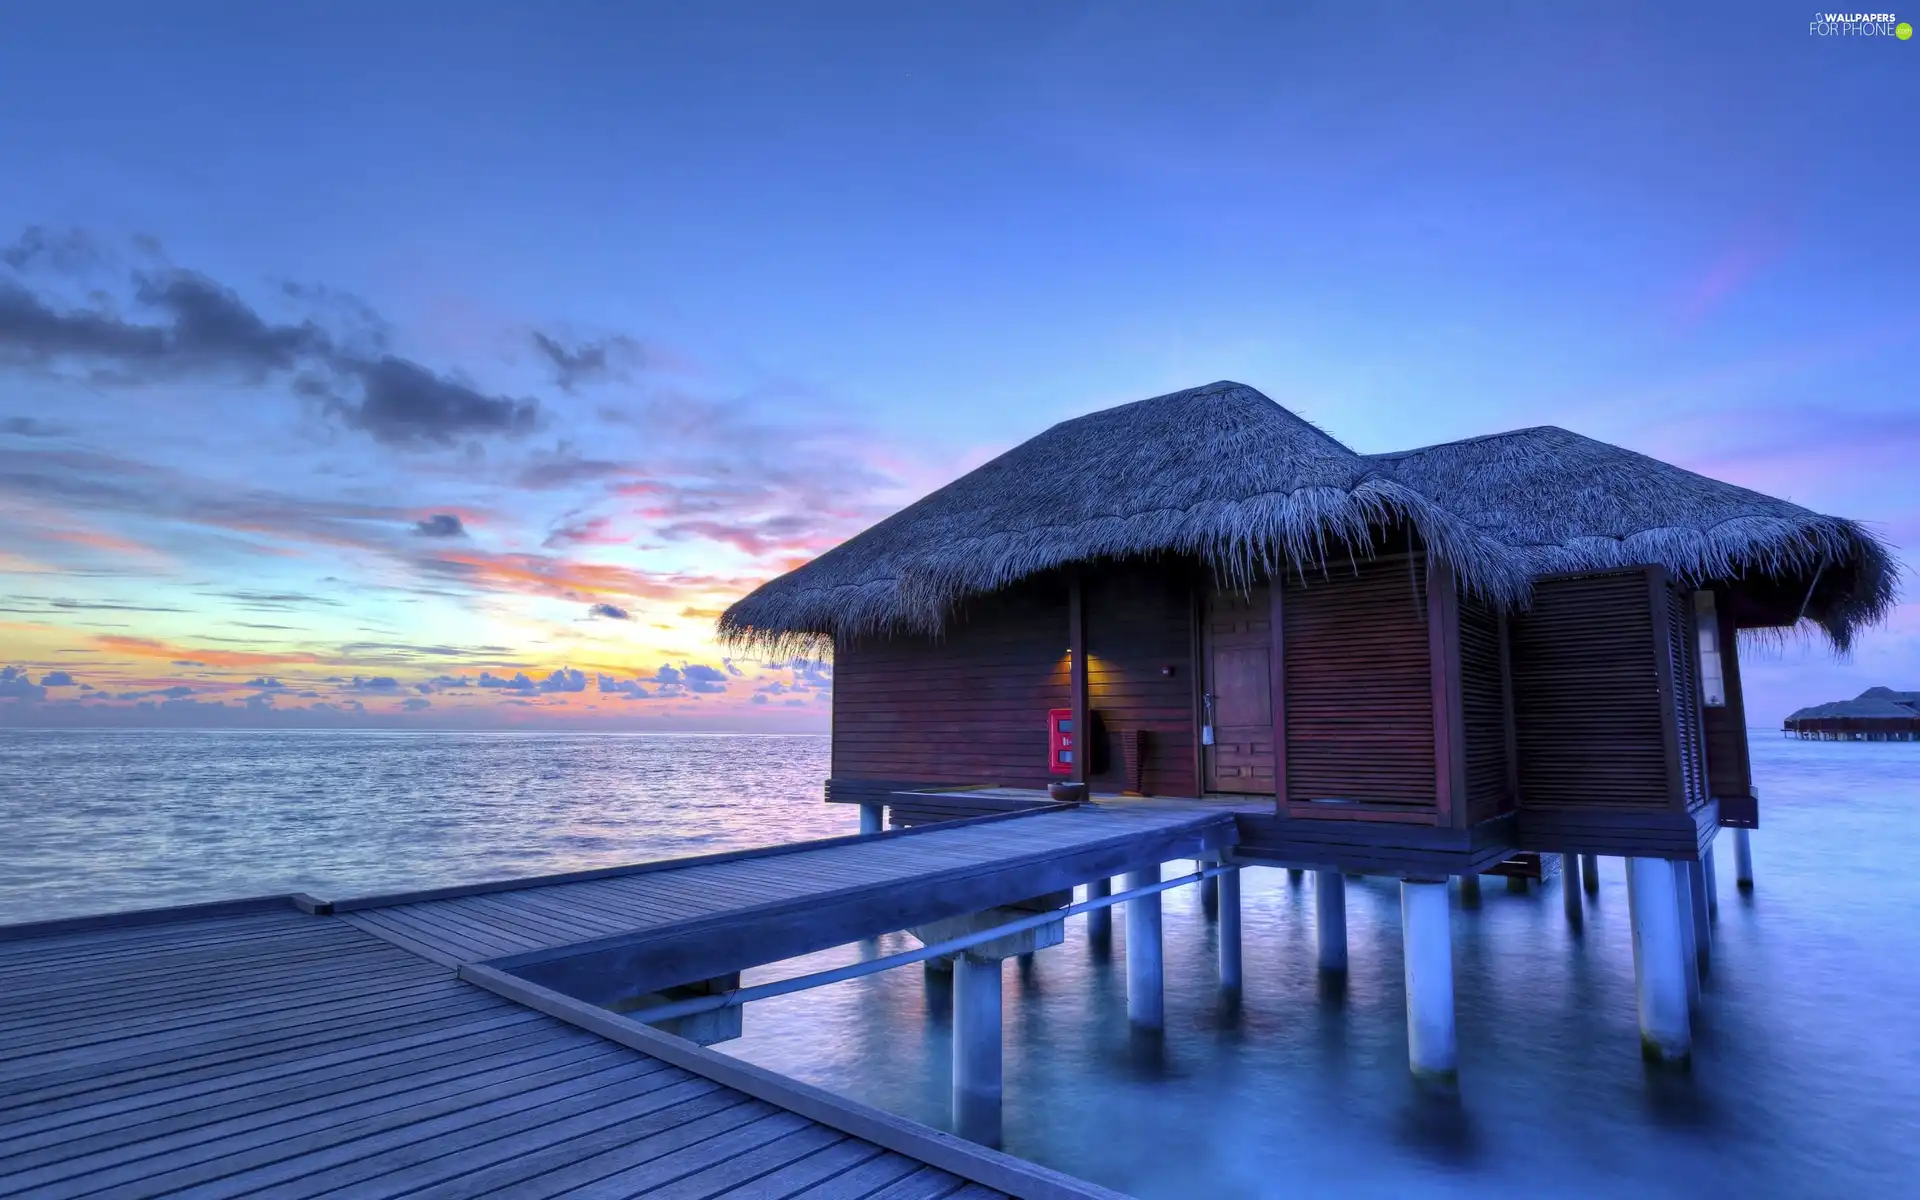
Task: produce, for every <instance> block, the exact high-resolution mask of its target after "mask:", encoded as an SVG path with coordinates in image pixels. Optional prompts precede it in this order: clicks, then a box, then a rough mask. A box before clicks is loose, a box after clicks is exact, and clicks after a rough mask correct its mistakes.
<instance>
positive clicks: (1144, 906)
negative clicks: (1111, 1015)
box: [1125, 863, 1167, 1030]
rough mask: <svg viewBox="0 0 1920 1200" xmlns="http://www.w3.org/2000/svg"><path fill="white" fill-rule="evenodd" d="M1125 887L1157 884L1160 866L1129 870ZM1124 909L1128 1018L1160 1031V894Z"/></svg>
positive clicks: (1162, 1003) (1162, 1012)
mask: <svg viewBox="0 0 1920 1200" xmlns="http://www.w3.org/2000/svg"><path fill="white" fill-rule="evenodd" d="M1125 882H1126V887H1127V890H1129V891H1131V890H1132V889H1134V888H1142V887H1152V886H1153V885H1154V884H1156V883H1159V882H1160V864H1159V863H1155V864H1153V865H1152V866H1150V867H1143V868H1141V869H1139V870H1136V871H1128V872H1127V875H1126V881H1125ZM1126 906H1127V1019H1128V1020H1129V1021H1131V1022H1132V1023H1133V1024H1134V1026H1135V1027H1136V1028H1139V1029H1155V1030H1157V1029H1161V1028H1163V1027H1165V1025H1166V1023H1167V1002H1166V987H1165V974H1166V970H1165V961H1166V960H1165V956H1164V954H1163V953H1162V949H1161V944H1160V893H1159V892H1155V893H1154V894H1153V895H1151V896H1141V897H1140V898H1139V899H1137V900H1128V901H1126Z"/></svg>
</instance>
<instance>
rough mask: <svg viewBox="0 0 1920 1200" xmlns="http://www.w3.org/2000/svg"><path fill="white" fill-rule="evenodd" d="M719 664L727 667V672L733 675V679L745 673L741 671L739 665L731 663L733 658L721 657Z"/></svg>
mask: <svg viewBox="0 0 1920 1200" xmlns="http://www.w3.org/2000/svg"><path fill="white" fill-rule="evenodd" d="M720 665H721V666H723V667H725V668H726V669H727V674H729V675H731V676H733V677H734V678H735V679H740V678H742V677H744V676H745V675H746V672H745V671H742V670H741V669H740V668H739V667H736V666H734V665H733V660H732V659H730V658H723V659H721V660H720Z"/></svg>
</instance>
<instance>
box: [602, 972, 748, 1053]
mask: <svg viewBox="0 0 1920 1200" xmlns="http://www.w3.org/2000/svg"><path fill="white" fill-rule="evenodd" d="M739 986H740V973H739V972H738V971H735V972H733V973H732V974H730V975H718V976H715V977H714V978H712V979H704V980H701V981H700V982H698V983H686V984H680V985H678V986H676V987H670V988H663V989H662V990H660V991H657V992H647V993H645V994H643V995H638V996H630V997H628V998H626V999H624V1000H621V1001H619V1002H618V1003H616V1004H614V1005H612V1006H611V1007H612V1008H613V1011H614V1012H619V1013H631V1012H639V1011H642V1010H644V1009H649V1008H658V1007H660V1006H661V1005H665V1004H673V1003H677V1002H679V1001H682V1000H694V999H697V998H699V997H701V996H718V995H722V994H724V993H726V992H731V991H734V990H736V989H737V988H739ZM745 1019H746V1010H745V1009H744V1008H741V1007H739V1006H738V1005H736V1006H734V1007H732V1008H719V1009H714V1010H713V1011H711V1012H702V1013H688V1014H687V1015H686V1016H684V1017H668V1018H666V1019H665V1020H661V1021H654V1022H652V1024H653V1027H654V1028H655V1029H658V1030H660V1031H661V1032H663V1033H671V1034H672V1035H673V1036H675V1037H682V1038H685V1039H687V1040H688V1041H690V1042H698V1043H699V1044H700V1045H702V1046H712V1045H714V1044H716V1043H719V1042H728V1041H732V1040H733V1039H734V1038H737V1037H739V1036H740V1031H741V1030H742V1029H743V1028H745V1025H744V1021H745Z"/></svg>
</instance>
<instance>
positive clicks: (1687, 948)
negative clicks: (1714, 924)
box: [1667, 860, 1700, 1008]
mask: <svg viewBox="0 0 1920 1200" xmlns="http://www.w3.org/2000/svg"><path fill="white" fill-rule="evenodd" d="M1667 866H1668V868H1669V869H1670V870H1672V871H1673V902H1674V905H1675V906H1676V909H1677V911H1678V912H1679V914H1680V970H1681V974H1683V975H1685V976H1686V980H1687V1003H1688V1004H1689V1005H1691V1006H1693V1007H1695V1008H1698V1007H1699V1006H1700V951H1699V948H1698V947H1697V946H1695V945H1694V941H1693V886H1692V883H1693V880H1692V876H1691V874H1690V873H1689V872H1688V870H1687V864H1686V863H1684V862H1680V861H1678V860H1669V861H1668V863H1667Z"/></svg>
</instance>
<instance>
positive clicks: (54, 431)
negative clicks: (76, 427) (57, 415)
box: [0, 417, 67, 438]
mask: <svg viewBox="0 0 1920 1200" xmlns="http://www.w3.org/2000/svg"><path fill="white" fill-rule="evenodd" d="M66 432H67V427H66V426H64V425H55V424H52V423H51V422H47V421H40V420H36V419H34V418H33V417H8V418H6V419H5V420H0V433H4V434H8V435H10V436H12V437H23V438H50V437H60V436H62V435H63V434H65V433H66Z"/></svg>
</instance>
